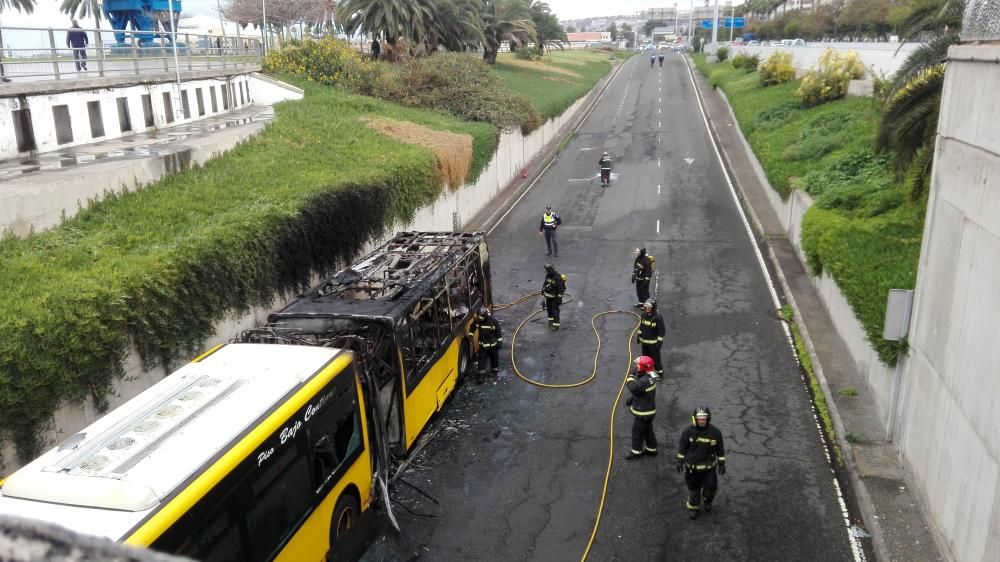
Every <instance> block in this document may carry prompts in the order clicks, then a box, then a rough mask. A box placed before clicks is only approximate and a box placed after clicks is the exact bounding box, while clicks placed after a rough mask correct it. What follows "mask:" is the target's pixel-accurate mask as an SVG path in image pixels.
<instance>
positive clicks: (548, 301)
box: [542, 263, 566, 332]
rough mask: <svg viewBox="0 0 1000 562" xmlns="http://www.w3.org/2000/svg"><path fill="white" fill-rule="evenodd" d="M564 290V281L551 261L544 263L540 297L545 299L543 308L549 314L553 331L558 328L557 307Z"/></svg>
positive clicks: (560, 303) (550, 326)
mask: <svg viewBox="0 0 1000 562" xmlns="http://www.w3.org/2000/svg"><path fill="white" fill-rule="evenodd" d="M565 292H566V281H565V280H564V279H563V276H562V275H560V274H559V272H558V271H556V267H555V266H554V265H552V264H551V263H547V264H545V283H544V284H543V285H542V297H543V298H544V299H545V310H546V311H547V312H548V314H549V328H550V329H551V330H552V331H553V332H554V331H556V330H558V329H559V307H560V306H561V305H562V299H563V293H565Z"/></svg>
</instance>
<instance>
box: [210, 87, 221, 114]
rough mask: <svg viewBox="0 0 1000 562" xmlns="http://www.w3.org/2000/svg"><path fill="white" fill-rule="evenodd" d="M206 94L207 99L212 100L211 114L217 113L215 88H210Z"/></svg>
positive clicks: (217, 105)
mask: <svg viewBox="0 0 1000 562" xmlns="http://www.w3.org/2000/svg"><path fill="white" fill-rule="evenodd" d="M208 94H209V97H210V98H212V113H218V112H219V104H218V102H216V100H215V86H211V87H209V88H208Z"/></svg>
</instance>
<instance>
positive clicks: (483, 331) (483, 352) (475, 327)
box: [469, 306, 503, 383]
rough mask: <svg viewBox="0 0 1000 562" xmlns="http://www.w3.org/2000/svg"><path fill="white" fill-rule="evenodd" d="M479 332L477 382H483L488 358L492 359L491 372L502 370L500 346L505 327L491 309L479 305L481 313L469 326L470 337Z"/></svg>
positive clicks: (495, 372)
mask: <svg viewBox="0 0 1000 562" xmlns="http://www.w3.org/2000/svg"><path fill="white" fill-rule="evenodd" d="M476 332H479V360H478V361H477V363H478V367H479V368H478V371H479V373H478V376H477V377H476V382H477V383H482V382H483V377H484V375H485V374H486V360H487V358H488V359H489V361H490V372H491V373H492V374H494V375H496V374H497V373H499V372H500V346H501V345H503V329H502V328H501V327H500V321H499V320H497V319H496V318H494V316H493V314H492V313H490V309H489V308H486V307H485V306H482V307H479V315H478V316H477V317H476V319H475V320H474V321H473V322H472V325H471V326H469V338H472V336H473V334H475V333H476Z"/></svg>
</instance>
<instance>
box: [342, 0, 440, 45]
mask: <svg viewBox="0 0 1000 562" xmlns="http://www.w3.org/2000/svg"><path fill="white" fill-rule="evenodd" d="M437 14H438V9H437V6H436V5H435V4H434V3H433V2H431V1H430V0H347V1H346V2H344V3H343V4H341V5H340V6H339V8H338V10H337V15H338V18H337V19H338V21H339V22H340V25H341V26H342V28H343V30H344V32H345V33H347V34H348V35H354V34H355V33H358V32H359V31H360V32H363V33H368V34H371V35H374V36H376V37H381V38H383V39H385V41H386V42H387V43H389V45H391V46H392V47H393V50H394V51H395V50H396V47H397V43H398V42H399V40H400V39H403V40H406V41H408V42H409V43H410V44H411V45H419V44H423V43H424V42H425V41H426V40H427V39H428V38H429V37H430V35H431V33H432V31H433V29H434V19H435V17H436V16H437Z"/></svg>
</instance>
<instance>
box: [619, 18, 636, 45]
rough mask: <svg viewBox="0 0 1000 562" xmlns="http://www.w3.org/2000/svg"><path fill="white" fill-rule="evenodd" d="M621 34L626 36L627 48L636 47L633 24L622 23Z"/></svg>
mask: <svg viewBox="0 0 1000 562" xmlns="http://www.w3.org/2000/svg"><path fill="white" fill-rule="evenodd" d="M621 34H622V37H624V38H625V48H626V49H632V48H634V47H635V32H634V31H632V26H631V25H629V24H627V23H623V24H622V31H621Z"/></svg>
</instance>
